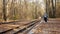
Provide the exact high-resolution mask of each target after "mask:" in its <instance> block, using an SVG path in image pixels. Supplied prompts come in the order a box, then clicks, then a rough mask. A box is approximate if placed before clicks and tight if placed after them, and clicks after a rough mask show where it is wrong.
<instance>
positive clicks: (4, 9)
mask: <svg viewBox="0 0 60 34" xmlns="http://www.w3.org/2000/svg"><path fill="white" fill-rule="evenodd" d="M3 19H4V21H7V16H6V5H5V0H3Z"/></svg>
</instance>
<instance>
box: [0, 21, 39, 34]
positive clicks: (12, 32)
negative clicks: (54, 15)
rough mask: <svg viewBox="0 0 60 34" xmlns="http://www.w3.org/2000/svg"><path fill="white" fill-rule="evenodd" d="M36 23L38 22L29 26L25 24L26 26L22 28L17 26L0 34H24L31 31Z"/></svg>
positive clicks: (33, 22)
mask: <svg viewBox="0 0 60 34" xmlns="http://www.w3.org/2000/svg"><path fill="white" fill-rule="evenodd" d="M38 22H40V20H35V21H32V22H30V23H29V24H26V25H27V26H26V27H23V28H21V27H20V26H18V27H15V28H12V29H8V30H6V31H2V32H0V34H18V33H24V32H27V31H29V30H31V29H32V28H33V27H34V26H35V25H37V23H38ZM14 29H15V30H14Z"/></svg>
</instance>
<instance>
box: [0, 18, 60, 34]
mask: <svg viewBox="0 0 60 34" xmlns="http://www.w3.org/2000/svg"><path fill="white" fill-rule="evenodd" d="M31 21H33V20H25V21H18V22H12V23H6V24H4V23H3V24H0V33H1V32H3V31H6V30H9V29H14V32H15V31H16V30H17V29H16V27H19V29H21V28H24V27H25V26H26V25H27V24H29V23H30V22H31ZM0 23H1V22H0ZM19 29H18V30H19ZM4 34H12V33H11V32H8V33H4ZM27 34H60V18H49V19H48V22H44V21H43V20H42V22H41V23H40V24H37V25H36V27H34V28H33V29H32V30H31V31H30V32H28V33H27Z"/></svg>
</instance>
